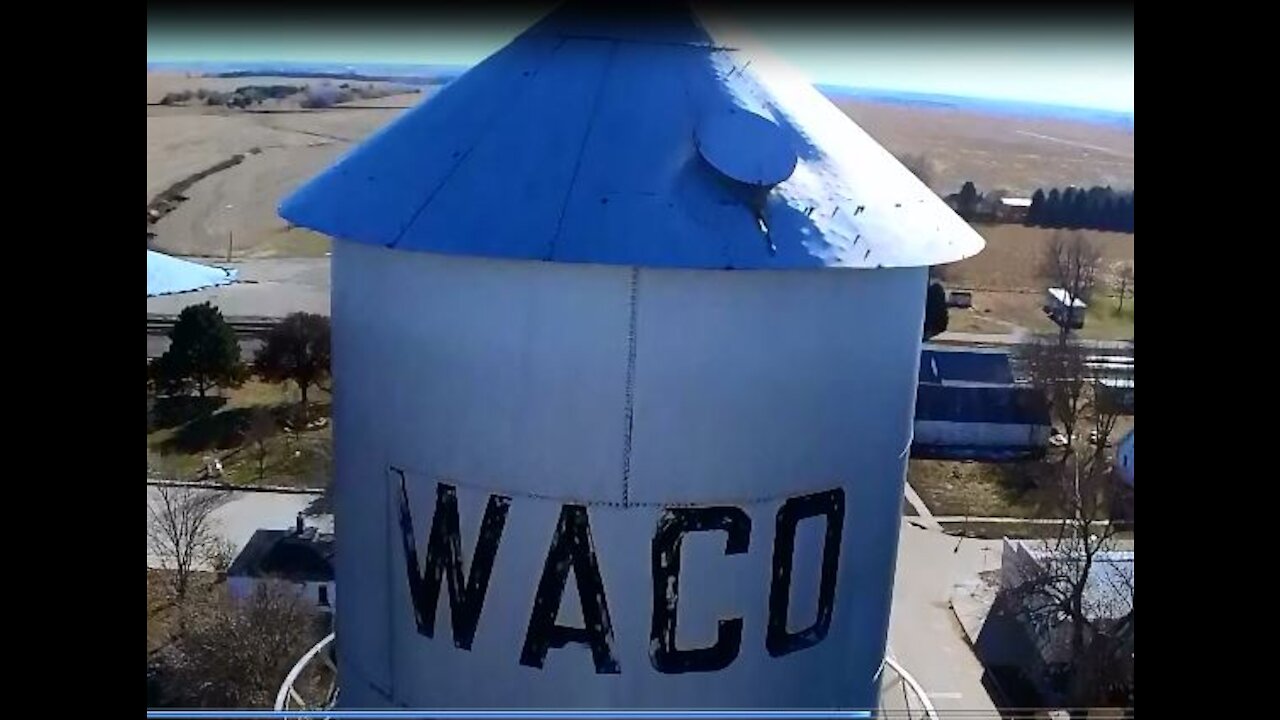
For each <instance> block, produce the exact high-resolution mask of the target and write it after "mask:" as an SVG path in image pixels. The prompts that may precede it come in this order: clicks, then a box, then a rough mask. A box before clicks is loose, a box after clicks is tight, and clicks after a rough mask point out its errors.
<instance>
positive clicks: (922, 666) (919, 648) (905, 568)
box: [889, 522, 1000, 720]
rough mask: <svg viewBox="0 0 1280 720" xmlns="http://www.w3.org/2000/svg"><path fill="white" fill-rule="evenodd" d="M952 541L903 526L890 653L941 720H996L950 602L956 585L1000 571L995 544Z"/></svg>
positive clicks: (979, 672)
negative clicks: (951, 716) (953, 715)
mask: <svg viewBox="0 0 1280 720" xmlns="http://www.w3.org/2000/svg"><path fill="white" fill-rule="evenodd" d="M957 542H958V540H957V538H954V537H952V536H950V535H944V534H942V533H939V532H937V531H934V530H925V529H922V528H918V527H914V526H912V525H909V524H907V523H906V522H904V523H903V525H902V534H901V536H900V540H899V544H898V572H897V577H896V578H895V581H894V588H893V615H892V617H891V618H890V622H889V652H890V653H892V654H893V656H894V657H895V658H897V660H898V662H899V663H901V664H902V666H903V667H905V668H906V670H907V672H909V673H911V674H912V675H914V676H915V678H916V680H918V681H919V682H920V684H921V685H922V686H923V687H924V689H925V692H927V693H928V694H929V698H930V699H931V700H932V701H933V704H934V707H936V708H937V710H938V713H939V715H941V716H942V717H944V718H945V717H947V714H948V711H950V712H956V711H961V710H966V711H981V714H978V713H972V712H971V713H965V714H964V715H963V717H965V718H975V720H976V718H987V717H990V718H998V717H999V713H998V712H997V711H996V708H995V705H994V703H992V702H991V698H990V696H989V695H987V691H986V689H985V688H984V687H983V686H982V673H983V669H982V665H981V663H979V662H978V659H977V658H976V657H975V656H974V654H973V650H972V649H970V647H969V644H968V642H967V641H966V640H965V639H964V630H963V628H961V626H960V622H959V620H957V619H956V616H955V613H954V612H953V611H952V610H951V606H950V597H951V590H952V587H953V586H954V585H955V584H956V583H958V582H961V581H964V580H967V579H970V578H973V577H976V576H977V574H978V572H980V571H982V570H984V569H994V568H996V567H999V563H1000V541H999V540H973V539H965V540H963V541H959V547H958V548H957ZM984 550H985V552H984ZM899 692H901V690H899Z"/></svg>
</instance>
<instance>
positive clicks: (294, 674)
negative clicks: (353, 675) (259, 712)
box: [275, 633, 338, 710]
mask: <svg viewBox="0 0 1280 720" xmlns="http://www.w3.org/2000/svg"><path fill="white" fill-rule="evenodd" d="M333 638H334V633H329V634H328V635H326V636H325V638H324V639H323V640H321V641H320V642H318V643H316V644H315V646H314V647H312V648H311V649H310V650H308V651H307V652H306V653H304V654H303V656H302V657H300V658H298V662H296V663H294V665H293V669H292V670H290V671H289V674H288V675H287V676H285V679H284V682H283V683H281V685H280V691H279V692H278V693H276V704H275V709H276V710H328V709H329V708H332V707H333V705H334V703H335V702H336V701H337V699H338V668H336V667H334V664H333V659H332V658H331V657H330V655H331V653H330V652H329V651H328V648H329V646H330V645H331V644H332V643H333ZM317 657H319V658H320V661H321V662H322V663H324V666H325V667H327V668H328V669H329V677H330V679H329V683H328V686H327V689H326V690H325V691H324V692H323V693H322V695H323V697H321V698H318V699H315V700H311V701H308V700H307V699H306V698H304V697H302V695H301V694H300V693H299V692H298V689H297V688H296V687H295V684H296V683H297V682H298V678H299V677H301V676H302V673H303V671H304V670H306V669H307V666H308V664H310V663H311V661H312V660H314V659H315V658H317Z"/></svg>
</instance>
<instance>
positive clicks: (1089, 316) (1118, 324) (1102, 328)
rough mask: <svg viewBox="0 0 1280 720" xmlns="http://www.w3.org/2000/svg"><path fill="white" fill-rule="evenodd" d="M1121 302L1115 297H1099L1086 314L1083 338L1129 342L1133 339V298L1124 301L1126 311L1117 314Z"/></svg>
mask: <svg viewBox="0 0 1280 720" xmlns="http://www.w3.org/2000/svg"><path fill="white" fill-rule="evenodd" d="M1119 307H1120V301H1119V300H1118V299H1117V298H1115V297H1102V296H1098V297H1095V298H1094V299H1093V303H1092V304H1090V305H1089V311H1088V312H1087V313H1085V317H1084V327H1083V328H1081V329H1080V330H1079V333H1078V334H1079V335H1080V336H1081V337H1086V338H1093V339H1096V340H1128V339H1131V338H1132V337H1133V298H1131V297H1127V298H1125V299H1124V310H1123V311H1120V312H1117V310H1118V309H1119Z"/></svg>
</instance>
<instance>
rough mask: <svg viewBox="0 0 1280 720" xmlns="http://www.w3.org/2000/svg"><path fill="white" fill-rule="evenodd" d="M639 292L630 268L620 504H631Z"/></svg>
mask: <svg viewBox="0 0 1280 720" xmlns="http://www.w3.org/2000/svg"><path fill="white" fill-rule="evenodd" d="M639 294H640V268H639V267H632V268H631V302H630V305H631V307H630V319H629V320H628V323H627V384H626V395H625V401H624V402H625V405H624V409H623V421H624V424H625V426H626V435H625V436H624V437H623V442H622V506H623V507H627V506H628V505H630V504H631V436H632V431H633V430H634V428H635V422H634V421H635V402H636V391H635V389H636V388H635V386H636V314H637V313H636V310H637V306H638V304H639V303H638V302H637V301H638V299H639Z"/></svg>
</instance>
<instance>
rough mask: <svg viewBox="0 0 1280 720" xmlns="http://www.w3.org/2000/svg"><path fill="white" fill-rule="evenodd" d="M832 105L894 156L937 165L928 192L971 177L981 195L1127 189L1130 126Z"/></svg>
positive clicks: (861, 103)
mask: <svg viewBox="0 0 1280 720" xmlns="http://www.w3.org/2000/svg"><path fill="white" fill-rule="evenodd" d="M835 103H836V105H837V106H838V107H839V108H840V109H841V110H843V111H844V112H845V114H847V115H848V116H849V117H851V118H853V120H854V122H856V123H858V125H859V126H861V127H862V129H863V130H866V131H867V132H868V133H869V134H870V135H871V136H872V137H874V138H875V139H876V140H877V141H878V142H880V143H881V144H882V145H884V146H885V147H886V148H888V149H889V150H890V151H891V152H893V153H894V154H899V155H900V154H903V153H912V154H924V155H925V156H926V157H928V158H929V159H931V160H933V161H934V162H935V163H936V164H937V177H936V180H935V182H934V189H935V190H938V191H940V192H941V193H943V194H946V193H951V192H956V191H958V190H959V189H960V186H961V185H962V184H964V182H965V181H966V180H972V181H973V182H974V183H975V184H976V185H977V186H978V190H979V191H981V192H986V191H988V190H993V189H996V188H1005V189H1008V190H1010V191H1011V192H1013V193H1014V194H1018V195H1024V196H1027V197H1030V195H1031V193H1033V192H1035V190H1036V188H1041V187H1043V188H1050V187H1066V186H1068V185H1081V186H1085V187H1089V186H1092V185H1104V186H1105V185H1110V186H1112V187H1114V188H1116V189H1128V188H1132V187H1133V131H1132V130H1129V129H1125V128H1122V127H1118V126H1109V125H1100V124H1093V123H1085V122H1079V121H1073V120H1063V119H1056V118H1042V117H1010V116H1004V115H993V114H988V113H980V112H974V111H972V110H960V109H956V108H942V107H922V106H908V105H899V104H891V103H884V102H873V101H868V100H856V99H846V98H838V99H836V100H835Z"/></svg>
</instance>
